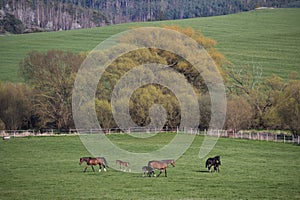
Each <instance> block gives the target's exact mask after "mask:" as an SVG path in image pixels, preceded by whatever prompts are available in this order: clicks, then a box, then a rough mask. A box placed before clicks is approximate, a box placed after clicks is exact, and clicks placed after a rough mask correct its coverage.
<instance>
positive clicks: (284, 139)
mask: <svg viewBox="0 0 300 200" xmlns="http://www.w3.org/2000/svg"><path fill="white" fill-rule="evenodd" d="M283 143H285V135H283Z"/></svg>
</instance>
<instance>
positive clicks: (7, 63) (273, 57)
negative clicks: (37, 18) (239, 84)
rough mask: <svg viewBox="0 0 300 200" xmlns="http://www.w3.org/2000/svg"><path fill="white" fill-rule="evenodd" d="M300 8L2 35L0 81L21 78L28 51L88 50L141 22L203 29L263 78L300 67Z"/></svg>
mask: <svg viewBox="0 0 300 200" xmlns="http://www.w3.org/2000/svg"><path fill="white" fill-rule="evenodd" d="M299 19H300V9H267V10H256V11H251V12H245V13H239V14H233V15H225V16H218V17H207V18H195V19H186V20H176V21H160V22H146V23H127V24H121V25H115V26H107V27H100V28H94V29H81V30H72V31H61V32H48V33H33V34H26V35H25V34H24V35H9V36H1V37H0V80H1V81H12V82H19V81H22V79H21V78H20V77H19V76H18V66H19V62H20V61H21V60H22V59H23V58H24V57H25V56H26V54H27V53H28V52H29V51H32V50H38V51H47V50H49V49H61V50H66V51H74V52H81V51H90V50H92V49H93V48H94V47H95V46H96V45H97V44H99V43H100V42H101V41H103V40H104V39H106V38H108V37H109V36H111V35H113V34H116V33H118V32H121V31H124V30H127V29H129V28H131V27H137V26H162V25H170V24H174V25H179V26H191V27H193V28H195V29H201V30H202V32H203V33H204V35H205V36H207V37H210V38H213V39H215V40H217V42H218V45H217V48H218V49H219V50H220V51H221V52H222V53H223V54H224V55H225V56H226V57H227V58H228V60H230V61H231V62H233V63H234V64H236V65H244V64H250V65H261V66H262V67H263V72H264V76H267V75H270V74H271V73H274V74H277V75H279V76H281V77H283V78H287V76H288V74H289V72H290V71H299V69H300V68H299V67H300V66H299V63H300V57H299V55H300V37H299V36H300V22H299Z"/></svg>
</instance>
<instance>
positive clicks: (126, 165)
mask: <svg viewBox="0 0 300 200" xmlns="http://www.w3.org/2000/svg"><path fill="white" fill-rule="evenodd" d="M116 164H117V165H120V171H124V172H125V171H126V169H128V171H129V172H130V171H131V170H130V168H129V162H124V161H122V160H116ZM122 168H123V170H122Z"/></svg>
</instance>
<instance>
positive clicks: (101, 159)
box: [79, 157, 107, 172]
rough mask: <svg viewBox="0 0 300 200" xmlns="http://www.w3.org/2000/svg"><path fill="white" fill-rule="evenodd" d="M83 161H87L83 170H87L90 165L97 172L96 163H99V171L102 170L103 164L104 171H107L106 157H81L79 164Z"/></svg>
mask: <svg viewBox="0 0 300 200" xmlns="http://www.w3.org/2000/svg"><path fill="white" fill-rule="evenodd" d="M83 162H86V166H85V168H84V170H83V172H86V170H87V168H88V166H91V167H92V169H93V172H95V169H94V165H99V172H101V166H103V169H104V171H105V172H106V166H107V164H106V163H107V162H106V159H105V158H104V157H96V158H93V157H82V158H80V159H79V165H81V164H82V163H83Z"/></svg>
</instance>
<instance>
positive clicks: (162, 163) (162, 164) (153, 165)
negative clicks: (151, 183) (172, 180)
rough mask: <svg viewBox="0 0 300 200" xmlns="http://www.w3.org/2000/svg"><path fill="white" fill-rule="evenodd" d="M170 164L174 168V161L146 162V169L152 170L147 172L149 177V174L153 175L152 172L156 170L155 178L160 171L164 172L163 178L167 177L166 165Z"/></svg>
mask: <svg viewBox="0 0 300 200" xmlns="http://www.w3.org/2000/svg"><path fill="white" fill-rule="evenodd" d="M169 164H171V165H172V166H173V167H175V162H174V160H151V161H149V162H148V169H153V170H152V171H151V172H149V177H150V176H151V173H152V174H154V170H155V169H158V170H159V174H158V175H157V177H159V176H160V175H161V173H162V171H163V170H164V171H165V177H167V168H168V165H169Z"/></svg>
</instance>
